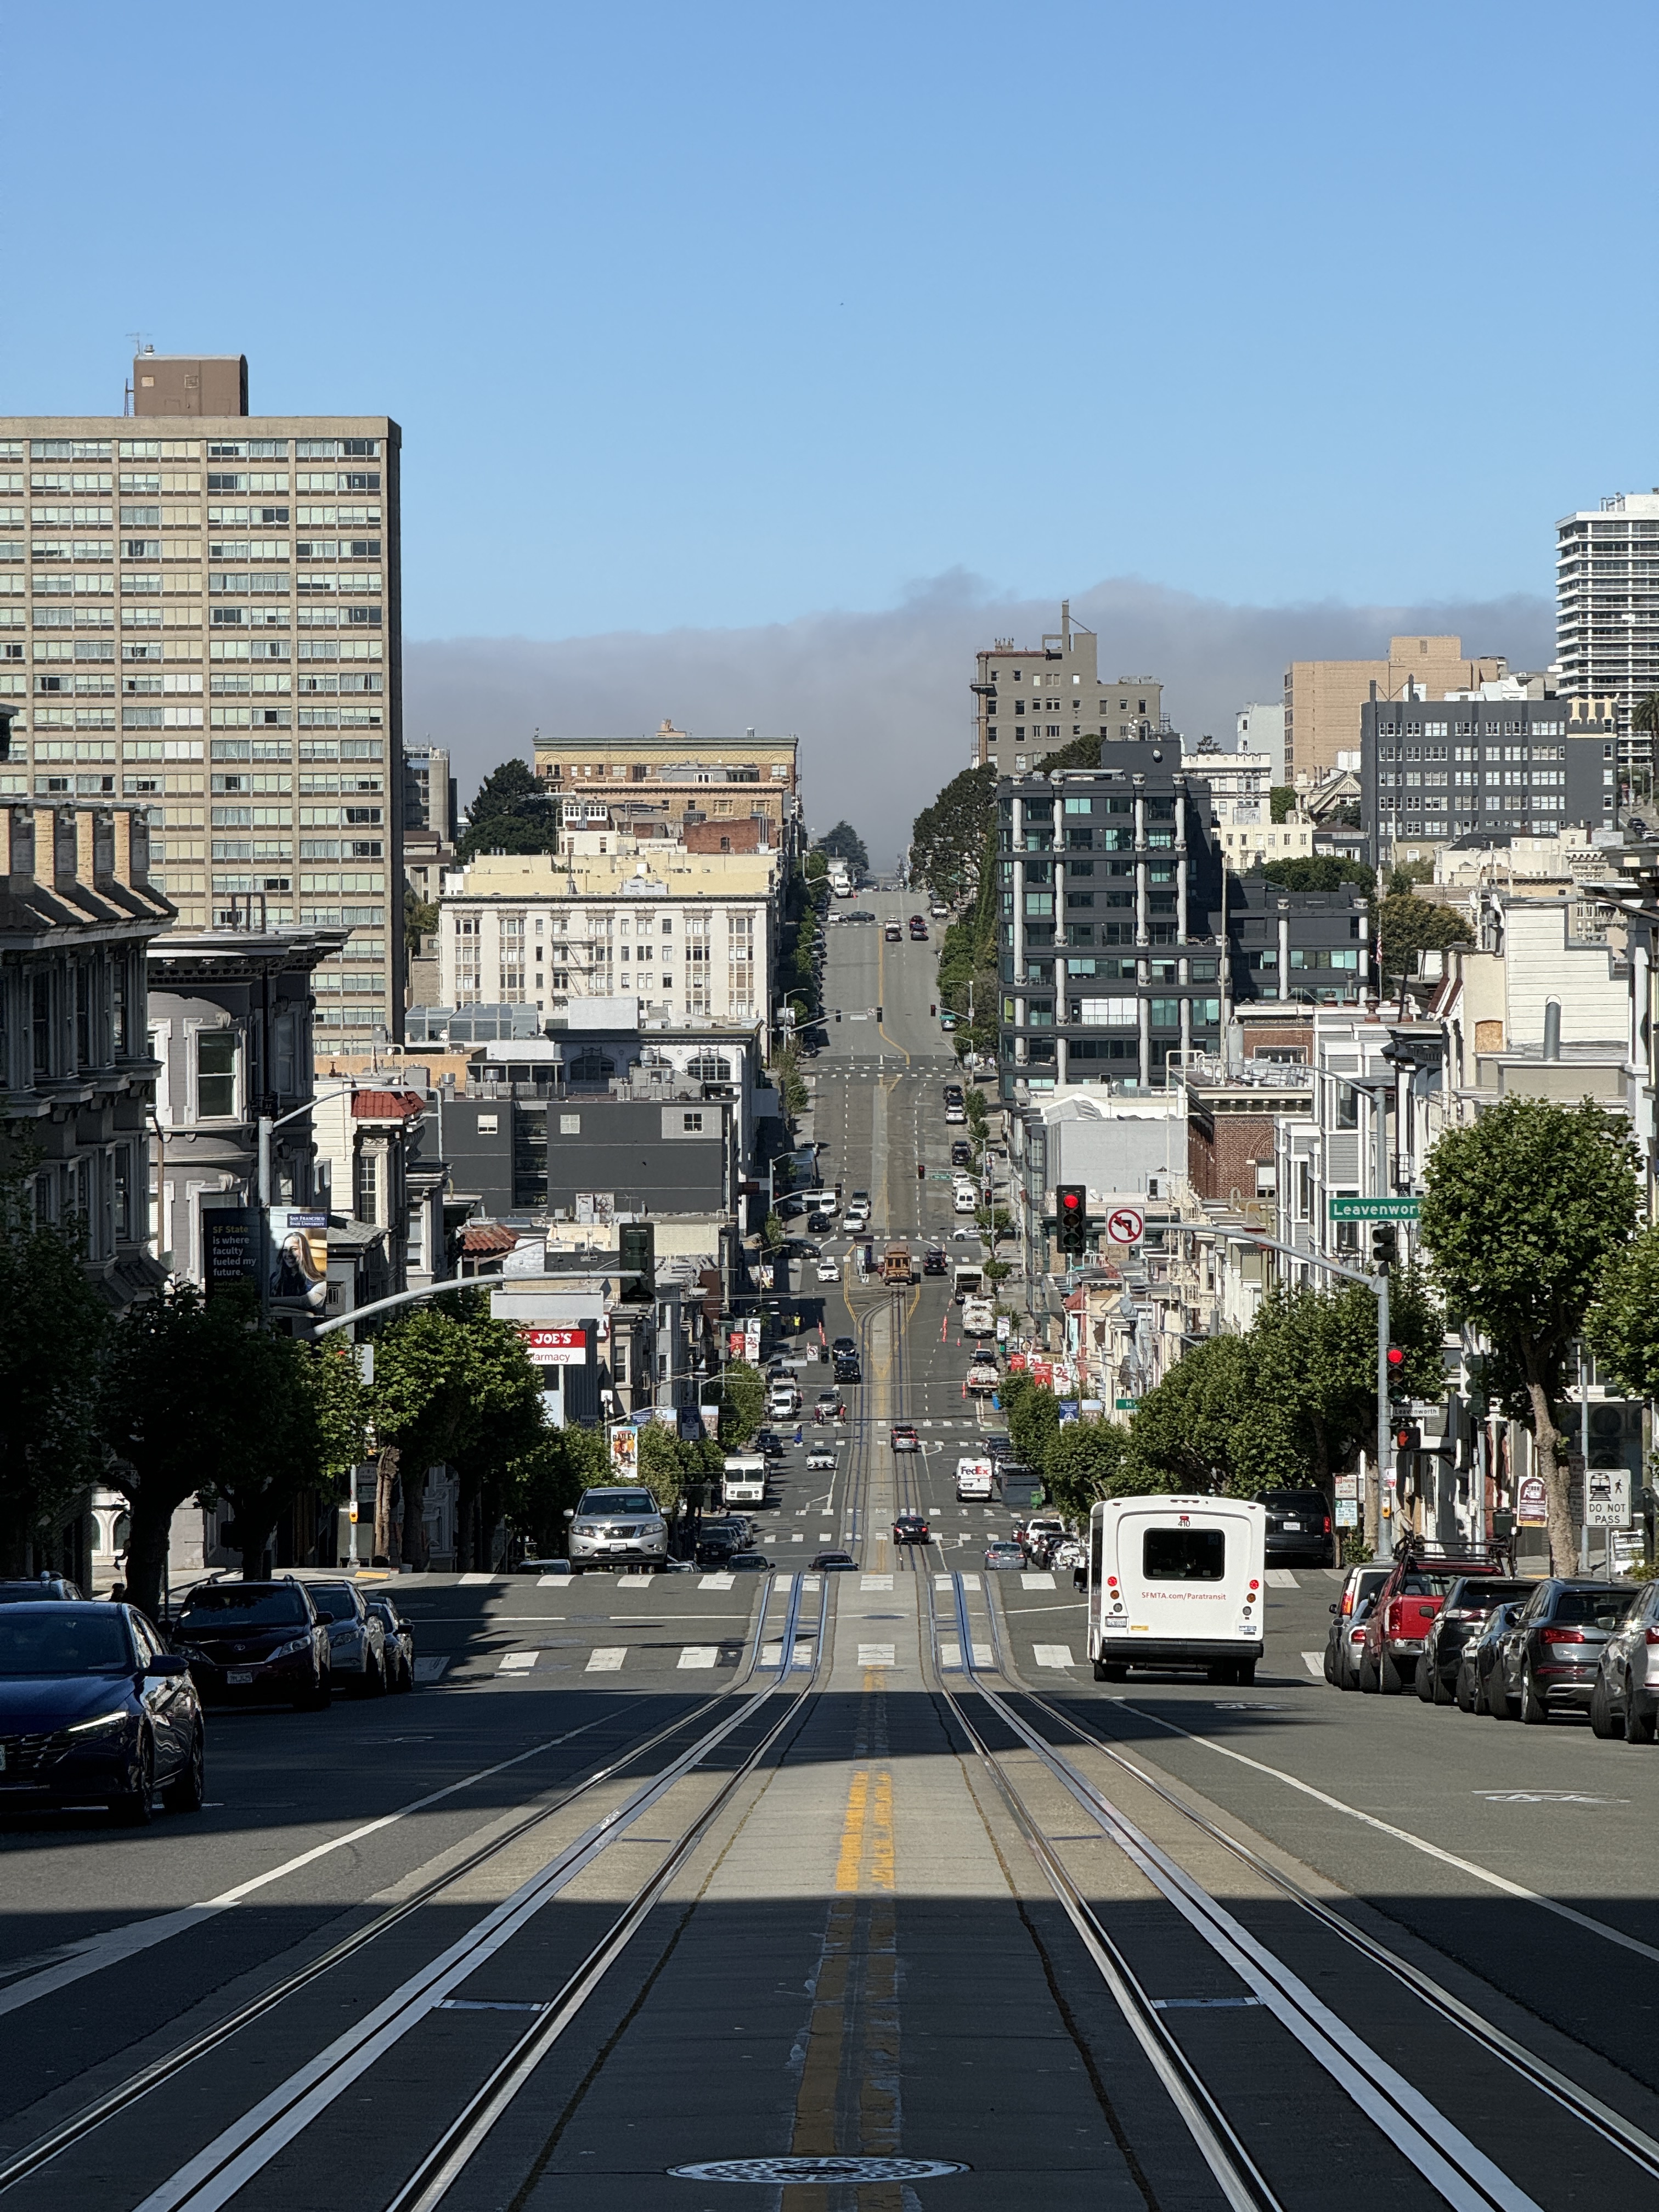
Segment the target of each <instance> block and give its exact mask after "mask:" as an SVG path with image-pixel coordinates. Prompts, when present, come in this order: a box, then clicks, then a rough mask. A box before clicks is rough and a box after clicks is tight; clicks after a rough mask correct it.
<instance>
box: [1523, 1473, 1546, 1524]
mask: <svg viewBox="0 0 1659 2212" xmlns="http://www.w3.org/2000/svg"><path fill="white" fill-rule="evenodd" d="M1515 1517H1516V1521H1517V1522H1519V1523H1520V1525H1521V1527H1522V1528H1547V1526H1548V1525H1549V1517H1550V1516H1549V1499H1548V1497H1547V1493H1546V1492H1545V1489H1544V1478H1543V1476H1542V1475H1541V1474H1523V1475H1522V1478H1521V1480H1520V1481H1519V1482H1518V1483H1517V1484H1516V1489H1515Z"/></svg>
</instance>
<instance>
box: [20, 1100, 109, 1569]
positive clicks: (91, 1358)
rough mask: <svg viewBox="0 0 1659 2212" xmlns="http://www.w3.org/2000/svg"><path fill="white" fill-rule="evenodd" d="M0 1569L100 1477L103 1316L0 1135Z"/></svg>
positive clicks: (77, 1252) (63, 1230)
mask: <svg viewBox="0 0 1659 2212" xmlns="http://www.w3.org/2000/svg"><path fill="white" fill-rule="evenodd" d="M0 1146H3V1155H4V1164H3V1165H0V1574H10V1575H16V1574H21V1573H22V1572H23V1570H24V1566H25V1564H26V1560H27V1548H28V1547H29V1545H30V1544H31V1543H32V1542H33V1543H35V1544H37V1545H38V1544H40V1543H41V1542H43V1541H46V1539H48V1537H49V1534H50V1532H51V1531H52V1528H53V1527H54V1524H55V1523H56V1522H58V1520H59V1519H60V1517H61V1516H62V1515H63V1514H64V1512H65V1511H66V1510H67V1508H68V1507H69V1504H70V1501H71V1500H72V1499H73V1498H74V1496H75V1494H76V1492H77V1491H79V1490H81V1489H83V1488H84V1487H85V1486H86V1485H87V1484H88V1483H89V1482H91V1481H94V1480H96V1478H97V1475H98V1473H99V1468H100V1452H99V1447H98V1437H97V1424H96V1407H97V1376H98V1362H99V1358H100V1353H101V1352H102V1349H103V1345H104V1340H105V1335H106V1329H107V1326H108V1322H109V1313H108V1309H107V1308H106V1306H105V1305H104V1304H103V1301H102V1300H101V1299H100V1297H99V1296H98V1293H97V1292H96V1291H95V1290H94V1288H93V1286H92V1285H91V1284H90V1283H89V1282H88V1279H87V1274H86V1270H85V1267H84V1266H83V1265H82V1243H81V1237H80V1235H79V1232H78V1230H77V1228H76V1225H73V1224H69V1223H59V1222H47V1223H42V1222H39V1221H37V1220H36V1218H35V1213H34V1202H33V1192H32V1191H31V1190H30V1189H29V1188H28V1176H29V1173H30V1170H31V1169H32V1167H33V1158H32V1157H26V1156H25V1154H24V1153H23V1152H22V1151H21V1149H20V1148H18V1147H17V1146H15V1140H13V1139H3V1140H0Z"/></svg>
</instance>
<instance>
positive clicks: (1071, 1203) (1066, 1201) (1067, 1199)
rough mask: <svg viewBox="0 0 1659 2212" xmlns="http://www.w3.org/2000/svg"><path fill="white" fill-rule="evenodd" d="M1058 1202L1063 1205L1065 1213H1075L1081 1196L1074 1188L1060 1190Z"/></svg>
mask: <svg viewBox="0 0 1659 2212" xmlns="http://www.w3.org/2000/svg"><path fill="white" fill-rule="evenodd" d="M1082 1203H1083V1201H1082V1200H1081V1198H1080V1197H1079V1194H1078V1193H1077V1192H1076V1191H1074V1190H1063V1191H1061V1193H1060V1204H1061V1206H1064V1207H1065V1209H1066V1212H1067V1213H1075V1212H1077V1210H1078V1208H1079V1206H1080V1205H1081V1204H1082Z"/></svg>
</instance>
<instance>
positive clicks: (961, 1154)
mask: <svg viewBox="0 0 1659 2212" xmlns="http://www.w3.org/2000/svg"><path fill="white" fill-rule="evenodd" d="M973 1164H974V1148H973V1146H971V1145H970V1144H969V1141H968V1139H967V1138H966V1137H958V1138H957V1139H956V1140H955V1142H954V1143H953V1144H952V1145H951V1166H952V1167H953V1168H970V1167H972V1165H973Z"/></svg>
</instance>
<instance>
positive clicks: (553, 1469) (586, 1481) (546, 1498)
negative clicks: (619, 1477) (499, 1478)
mask: <svg viewBox="0 0 1659 2212" xmlns="http://www.w3.org/2000/svg"><path fill="white" fill-rule="evenodd" d="M609 1473H610V1460H609V1456H608V1455H607V1452H606V1449H605V1436H604V1432H603V1431H600V1430H599V1429H582V1428H567V1429H544V1430H543V1431H542V1432H541V1434H540V1436H538V1437H537V1439H536V1441H535V1443H533V1444H532V1446H531V1448H530V1449H529V1450H528V1451H526V1452H525V1453H523V1454H521V1455H520V1457H519V1458H517V1459H515V1460H514V1461H513V1462H511V1464H510V1465H509V1467H508V1468H507V1487H506V1496H505V1500H504V1504H505V1510H506V1513H507V1518H508V1520H509V1521H510V1522H511V1523H512V1525H513V1528H516V1529H517V1531H518V1532H519V1534H520V1536H521V1537H522V1538H523V1539H524V1541H525V1542H526V1545H527V1547H528V1549H529V1554H530V1556H531V1558H532V1559H553V1558H556V1557H557V1556H558V1555H560V1554H561V1553H564V1552H565V1551H567V1550H568V1540H567V1524H566V1522H565V1517H564V1509H565V1508H566V1506H567V1505H568V1506H572V1507H574V1505H575V1504H576V1503H577V1501H578V1500H579V1499H580V1497H581V1494H582V1492H583V1491H584V1490H586V1489H587V1488H588V1487H589V1486H590V1485H592V1484H593V1483H596V1482H602V1481H603V1480H605V1476H606V1475H607V1474H609Z"/></svg>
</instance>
